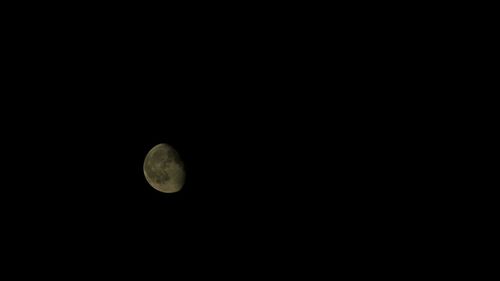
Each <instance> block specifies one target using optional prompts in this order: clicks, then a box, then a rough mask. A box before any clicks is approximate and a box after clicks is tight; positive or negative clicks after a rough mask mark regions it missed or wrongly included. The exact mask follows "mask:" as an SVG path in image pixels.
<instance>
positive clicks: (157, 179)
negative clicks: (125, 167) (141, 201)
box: [144, 143, 186, 193]
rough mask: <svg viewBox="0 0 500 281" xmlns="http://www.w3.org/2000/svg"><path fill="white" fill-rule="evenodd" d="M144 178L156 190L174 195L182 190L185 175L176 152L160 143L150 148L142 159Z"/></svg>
mask: <svg viewBox="0 0 500 281" xmlns="http://www.w3.org/2000/svg"><path fill="white" fill-rule="evenodd" d="M144 176H145V177H146V180H147V181H148V183H149V184H150V185H151V186H152V187H153V188H155V189H156V190H158V191H161V192H165V193H174V192H177V191H179V190H181V189H182V186H183V185H184V180H185V177H186V173H185V171H184V164H183V163H182V160H181V159H180V157H179V154H178V153H177V151H176V150H175V149H174V148H173V147H171V146H170V145H168V144H165V143H160V144H158V145H156V146H155V147H153V148H151V150H150V151H149V152H148V154H147V155H146V159H144Z"/></svg>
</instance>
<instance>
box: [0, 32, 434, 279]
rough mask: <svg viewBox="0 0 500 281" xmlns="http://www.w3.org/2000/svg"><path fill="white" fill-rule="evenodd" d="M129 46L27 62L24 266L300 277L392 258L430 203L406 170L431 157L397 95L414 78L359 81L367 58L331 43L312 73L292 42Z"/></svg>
mask: <svg viewBox="0 0 500 281" xmlns="http://www.w3.org/2000/svg"><path fill="white" fill-rule="evenodd" d="M33 30H34V29H32V31H33ZM130 30H131V31H130ZM130 30H129V32H131V34H129V33H126V32H123V33H112V36H111V35H109V33H107V31H102V33H98V35H97V36H99V39H98V40H93V41H92V40H81V37H79V36H71V34H73V33H68V34H69V35H68V37H67V38H66V39H65V40H63V41H64V44H49V43H50V42H55V41H54V40H56V39H57V38H59V37H58V36H57V34H55V35H53V37H50V35H43V36H41V37H37V39H33V40H34V42H35V41H36V42H48V43H47V44H38V45H37V46H39V47H38V48H37V49H36V50H37V52H32V51H30V47H29V46H31V45H29V44H27V43H26V44H22V43H19V46H12V48H13V49H15V50H16V52H17V53H18V54H19V55H18V56H17V57H18V59H16V61H15V63H13V64H12V67H11V68H10V71H9V74H8V77H6V80H8V81H10V82H11V83H12V87H11V88H9V89H10V90H9V93H10V95H11V96H12V98H11V100H9V101H8V102H5V103H2V107H4V108H5V109H6V110H3V111H2V117H3V125H4V126H3V130H4V133H3V134H2V137H3V141H5V142H6V143H7V145H5V146H4V155H5V156H6V159H8V160H5V163H7V166H9V168H8V170H6V176H7V177H8V178H9V181H8V182H6V183H4V184H3V187H2V193H3V194H2V196H1V200H2V209H3V214H2V219H3V220H4V222H5V224H6V226H7V227H5V228H4V230H5V233H6V235H7V237H9V238H8V241H12V243H17V244H19V245H20V247H21V248H22V249H23V251H28V252H29V253H31V255H33V256H34V257H36V258H40V259H41V258H45V259H46V258H47V257H46V256H45V253H47V252H55V253H56V256H57V257H58V258H56V259H55V260H54V263H56V264H58V263H61V266H63V267H68V266H69V267H73V266H75V268H79V269H80V267H79V266H78V265H75V264H73V263H72V262H70V260H71V259H72V258H73V257H80V256H81V255H86V254H89V255H91V257H92V258H91V260H92V261H91V262H89V264H92V266H91V267H92V268H94V267H95V268H100V267H101V266H102V267H104V266H105V265H106V264H107V260H108V259H112V260H115V261H116V260H117V261H118V263H121V266H129V265H133V264H134V263H135V261H136V260H144V259H147V257H148V256H149V255H150V254H160V255H165V260H166V261H167V263H173V264H175V263H177V262H178V263H184V262H185V261H187V260H189V262H195V261H196V262H197V264H203V263H204V262H205V261H206V260H213V259H214V253H218V255H220V256H222V257H223V258H222V259H221V262H222V260H224V262H230V261H231V260H232V261H233V262H234V263H235V264H238V262H237V260H238V257H241V258H243V257H247V256H252V255H260V257H261V258H260V260H259V261H261V262H263V261H264V263H267V264H268V265H272V264H273V260H274V259H279V260H283V259H285V260H286V259H287V258H288V259H290V263H292V264H293V263H294V262H297V260H296V259H294V258H293V257H296V256H295V254H296V253H297V252H302V251H304V252H306V253H312V252H313V251H315V249H328V247H329V245H330V244H334V246H333V247H334V248H336V249H337V251H341V250H343V251H345V252H346V253H347V252H350V253H351V254H352V253H355V252H356V251H355V250H352V251H351V250H349V251H347V250H346V249H354V248H356V249H360V248H363V247H365V246H366V247H378V246H377V245H379V246H380V245H381V243H378V242H377V243H375V242H374V241H380V239H392V237H393V235H394V232H390V231H389V230H392V229H394V227H395V226H397V225H399V224H400V223H401V222H405V221H408V220H409V217H411V216H412V211H410V208H409V206H411V205H412V204H414V203H415V199H414V198H416V197H419V196H422V193H418V192H417V189H416V187H417V186H419V183H418V179H419V177H418V176H416V175H415V174H416V172H418V171H420V170H416V169H413V170H411V169H409V168H408V166H407V165H405V164H404V163H406V161H407V160H408V157H414V154H418V153H419V152H421V151H419V149H420V148H419V147H418V146H412V145H410V144H409V143H410V142H413V141H415V140H419V137H420V136H419V135H418V134H416V133H412V132H408V131H405V130H406V129H407V128H410V127H411V126H412V124H413V123H412V122H413V121H412V120H408V119H405V118H402V116H404V115H405V114H407V112H408V111H411V103H408V102H407V101H406V100H404V99H403V98H401V97H399V98H398V97H396V98H394V97H393V96H391V95H390V94H389V93H394V89H399V90H400V89H401V86H400V85H401V84H403V82H401V79H395V78H394V79H393V80H391V81H389V83H385V82H384V81H385V80H383V79H382V78H381V77H382V76H383V77H387V75H385V76H384V75H380V76H379V73H380V71H381V69H382V68H378V69H376V70H374V69H373V68H364V67H360V65H362V64H363V63H367V61H366V58H365V57H363V53H362V52H360V51H358V50H357V49H353V48H351V47H352V46H350V45H349V44H345V45H342V46H337V49H336V51H335V52H332V51H330V49H329V48H327V47H326V45H325V44H323V43H322V42H318V44H316V45H314V46H318V47H317V48H309V49H308V48H306V45H307V44H304V45H300V46H303V48H302V47H301V48H299V49H300V50H301V52H300V53H301V54H302V55H300V56H299V55H297V54H298V53H297V50H298V49H293V48H290V46H296V47H297V48H298V47H299V45H297V44H295V43H293V42H294V41H293V40H292V39H293V38H295V37H294V36H295V35H294V36H291V35H292V34H289V35H290V36H291V37H290V38H289V39H290V41H286V40H287V39H286V38H287V36H286V35H285V34H281V33H280V34H281V36H280V37H279V38H278V37H276V36H272V34H270V35H268V36H267V37H266V40H265V42H266V43H265V44H263V43H262V44H259V43H258V42H259V41H252V40H248V38H247V37H238V38H237V37H235V38H234V40H229V41H221V40H223V38H225V37H224V36H222V35H221V36H220V37H217V35H213V36H212V35H206V36H205V37H202V34H209V33H206V32H204V31H203V30H202V29H197V30H198V32H199V33H200V37H196V38H199V40H198V41H196V40H195V41H187V40H180V39H179V40H178V41H175V42H176V43H175V44H174V43H173V41H168V42H167V41H165V40H164V39H159V36H153V35H152V34H149V35H148V34H147V32H146V31H144V30H136V31H133V30H132V29H130ZM33 33H34V34H38V33H37V32H36V31H33ZM271 33H272V32H271ZM75 34H76V33H75ZM106 34H108V35H106ZM178 35H179V34H178ZM188 35H189V34H184V36H185V37H182V34H180V35H179V36H181V37H177V38H184V39H186V38H187V37H189V36H188ZM306 35H307V36H308V38H309V39H308V41H307V42H309V43H311V44H312V42H313V41H311V40H312V38H313V37H314V36H313V35H311V34H310V33H307V34H306ZM30 38H31V37H30ZM33 38H34V37H33ZM131 38H135V39H134V40H132V39H131ZM137 38H140V39H141V40H138V39H137ZM318 38H323V37H321V36H320V37H318ZM15 42H17V41H15ZM57 42H59V41H57ZM221 42H226V43H221ZM252 42H253V43H252ZM348 42H351V41H348ZM292 43H293V44H292ZM353 44H354V43H353ZM322 46H323V47H325V48H326V49H324V50H321V49H320V47H322ZM377 63H378V62H377V61H371V62H370V63H368V64H369V65H371V66H372V67H373V65H376V64H377ZM27 66H32V67H27ZM396 72H397V71H396ZM394 81H397V82H394ZM398 83H401V84H398ZM381 88H383V89H384V93H387V94H385V95H377V94H375V90H373V89H381ZM377 91H378V90H377ZM394 101H398V106H393V102H394ZM7 109H9V110H10V111H9V112H12V113H9V112H8V111H7ZM422 141H425V140H422ZM158 143H168V144H170V145H171V146H173V147H174V148H175V149H177V151H178V152H179V154H180V157H181V158H182V159H183V161H184V164H185V168H186V183H185V186H184V188H183V190H182V191H180V192H178V193H175V194H164V193H160V192H158V191H156V190H154V189H153V188H152V187H150V186H149V185H148V184H147V182H146V180H145V178H144V174H143V170H142V168H143V167H142V165H143V161H144V157H145V156H146V154H147V152H148V151H149V150H150V149H151V148H152V147H153V146H155V145H156V144H158ZM419 169H425V167H424V168H419ZM420 186H421V185H420ZM424 191H425V190H424ZM420 192H421V191H420ZM404 229H405V228H404V227H402V228H401V227H399V228H398V231H402V232H404V231H405V230H404ZM372 242H373V243H372ZM325 251H326V250H325ZM132 252H133V253H134V254H131V253H132ZM137 252H138V253H137ZM327 252H328V251H327ZM233 257H235V258H234V259H233ZM22 258H23V257H22V256H19V257H16V254H13V256H12V259H13V260H18V259H19V261H20V260H22ZM302 258H303V259H307V258H308V255H305V256H302ZM265 261H267V262H265ZM198 262H199V263H198ZM224 262H222V263H224ZM162 263H164V262H163V261H160V262H159V263H158V264H159V265H161V264H162ZM96 264H97V265H96ZM241 264H245V263H241ZM246 265H248V264H246ZM240 266H241V267H242V268H244V267H246V266H245V265H240Z"/></svg>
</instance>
